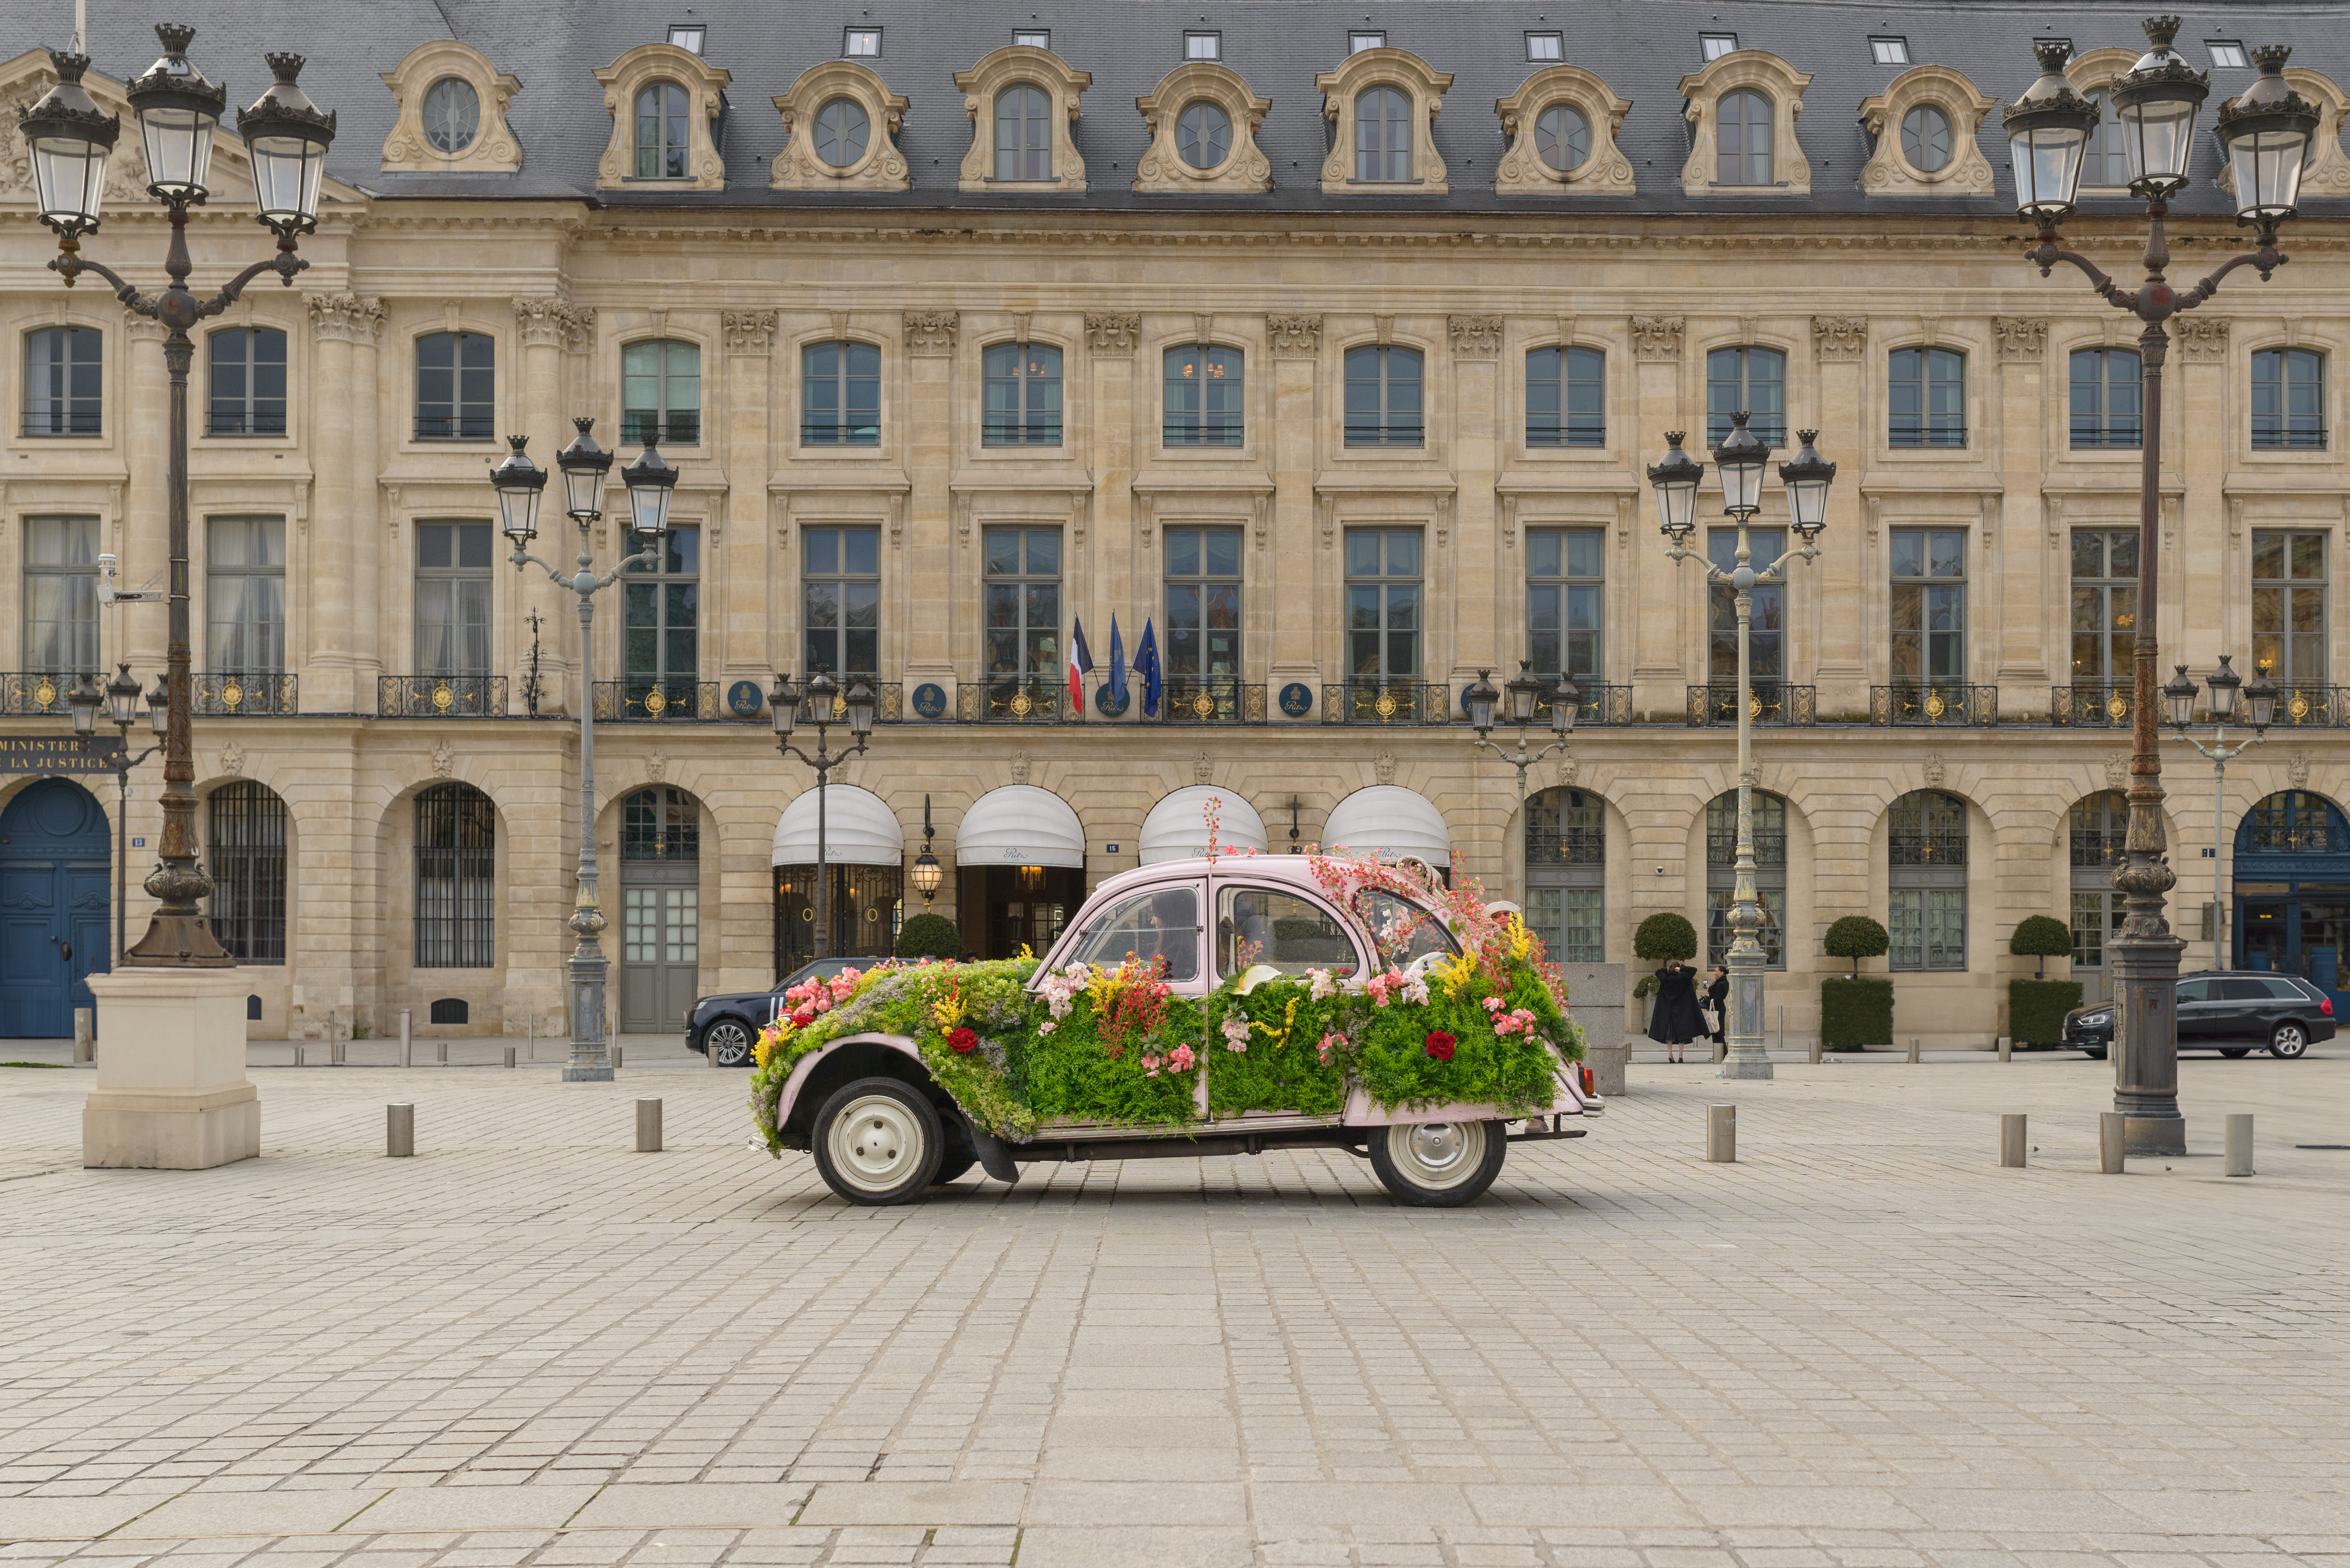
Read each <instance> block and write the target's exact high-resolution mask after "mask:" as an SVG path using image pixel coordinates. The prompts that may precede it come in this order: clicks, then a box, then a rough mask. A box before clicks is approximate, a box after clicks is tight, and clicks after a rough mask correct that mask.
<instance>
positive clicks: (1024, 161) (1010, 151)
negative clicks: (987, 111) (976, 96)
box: [995, 82, 1053, 180]
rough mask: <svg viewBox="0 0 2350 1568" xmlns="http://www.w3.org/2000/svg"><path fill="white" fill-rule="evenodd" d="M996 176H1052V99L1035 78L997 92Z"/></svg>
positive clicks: (1035, 178) (1034, 177)
mask: <svg viewBox="0 0 2350 1568" xmlns="http://www.w3.org/2000/svg"><path fill="white" fill-rule="evenodd" d="M995 177H996V178H997V179H998V180H1050V179H1051V178H1052V177H1053V101H1052V99H1049V98H1046V97H1045V89H1044V88H1040V87H1038V86H1036V85H1035V83H1034V82H1022V83H1020V84H1019V85H1018V86H1016V87H1008V88H1004V89H1003V91H1002V92H1000V93H997V94H996V95H995Z"/></svg>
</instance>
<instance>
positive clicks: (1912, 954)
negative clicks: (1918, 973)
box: [1886, 888, 1967, 970]
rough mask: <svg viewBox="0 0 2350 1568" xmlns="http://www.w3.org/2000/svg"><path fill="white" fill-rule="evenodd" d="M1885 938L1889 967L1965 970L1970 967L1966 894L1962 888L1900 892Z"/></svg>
mask: <svg viewBox="0 0 2350 1568" xmlns="http://www.w3.org/2000/svg"><path fill="white" fill-rule="evenodd" d="M1891 902H1892V909H1891V910H1890V911H1889V912H1890V913H1891V915H1892V917H1893V919H1891V920H1890V921H1889V922H1888V929H1887V932H1886V934H1887V936H1889V937H1891V938H1892V939H1893V940H1892V943H1891V946H1890V949H1889V950H1888V952H1887V957H1886V967H1887V968H1888V969H1894V970H1963V969H1964V968H1966V967H1967V894H1966V889H1965V888H1897V889H1896V890H1895V891H1894V893H1893V895H1892V900H1891Z"/></svg>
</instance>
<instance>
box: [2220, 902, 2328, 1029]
mask: <svg viewBox="0 0 2350 1568" xmlns="http://www.w3.org/2000/svg"><path fill="white" fill-rule="evenodd" d="M2345 891H2350V890H2345V889H2340V888H2324V889H2323V890H2320V889H2317V888H2295V889H2293V893H2294V895H2296V896H2288V897H2285V898H2273V897H2262V898H2242V897H2240V898H2237V900H2236V922H2237V929H2238V931H2239V932H2240V933H2241V934H2240V935H2239V937H2238V938H2237V943H2236V966H2237V967H2238V968H2239V969H2249V970H2260V971H2266V972H2269V973H2272V974H2297V975H2300V976H2301V977H2302V978H2303V979H2304V980H2308V981H2314V983H2315V984H2316V985H2317V986H2318V987H2319V988H2320V989H2321V990H2323V991H2324V992H2325V993H2326V994H2327V995H2329V996H2331V997H2332V998H2333V999H2334V1005H2335V1006H2336V1007H2337V1008H2340V1007H2344V1006H2350V990H2345V986H2350V974H2345V972H2344V971H2345V967H2350V965H2345V951H2344V949H2345V944H2350V897H2345Z"/></svg>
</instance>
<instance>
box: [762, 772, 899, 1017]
mask: <svg viewBox="0 0 2350 1568" xmlns="http://www.w3.org/2000/svg"><path fill="white" fill-rule="evenodd" d="M817 793H818V792H816V791H815V790H803V791H801V792H800V794H799V795H798V796H797V797H796V798H795V799H794V800H793V802H792V803H791V805H787V806H785V808H784V813H783V815H782V816H780V817H778V818H777V819H776V822H775V845H774V847H773V848H772V849H771V850H770V852H769V855H768V864H769V865H770V866H771V867H773V869H774V872H775V978H776V979H777V980H778V981H781V980H785V979H787V978H788V977H789V976H790V975H791V974H792V973H793V972H794V971H796V970H798V969H799V968H800V967H801V966H802V965H803V964H806V962H807V961H809V960H811V959H813V958H814V957H816V856H817V845H816V836H817V826H818V824H817V820H816V819H817V815H818V812H817ZM822 793H823V797H824V806H823V813H822V815H823V818H824V820H823V824H822V826H823V836H824V844H823V857H824V865H825V867H826V871H825V877H826V880H827V882H828V883H829V884H830V886H829V888H827V891H826V898H827V906H828V908H829V909H830V912H831V923H832V929H831V932H830V935H829V938H828V940H827V950H828V955H829V956H830V957H833V958H854V959H874V958H886V957H888V956H889V954H890V953H891V952H893V951H895V950H896V948H897V937H898V928H899V926H900V925H901V924H903V923H904V917H905V898H906V840H905V832H904V830H903V829H902V828H900V827H899V826H898V815H897V813H895V812H893V811H891V810H890V809H889V802H888V801H885V800H883V799H882V798H881V797H880V796H879V795H878V794H874V793H873V792H872V791H871V790H869V789H866V788H863V787H861V786H860V785H858V784H828V785H827V786H826V787H825V789H824V791H823V792H822Z"/></svg>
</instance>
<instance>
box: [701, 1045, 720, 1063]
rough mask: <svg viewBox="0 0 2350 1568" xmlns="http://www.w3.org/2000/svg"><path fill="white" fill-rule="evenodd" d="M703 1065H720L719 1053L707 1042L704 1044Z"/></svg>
mask: <svg viewBox="0 0 2350 1568" xmlns="http://www.w3.org/2000/svg"><path fill="white" fill-rule="evenodd" d="M702 1065H703V1066H705V1067H715V1066H716V1065H718V1053H717V1052H715V1051H712V1049H711V1048H710V1042H709V1041H707V1040H705V1041H703V1042H702Z"/></svg>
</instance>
